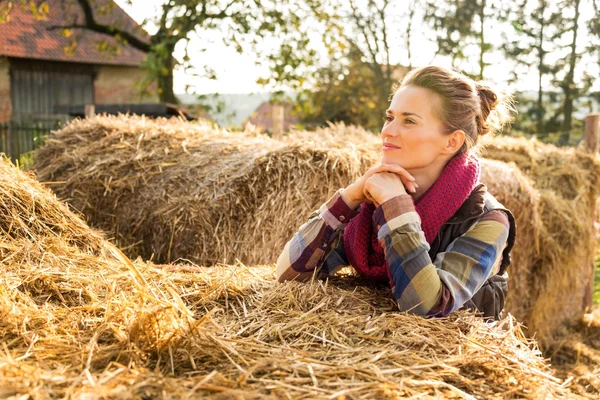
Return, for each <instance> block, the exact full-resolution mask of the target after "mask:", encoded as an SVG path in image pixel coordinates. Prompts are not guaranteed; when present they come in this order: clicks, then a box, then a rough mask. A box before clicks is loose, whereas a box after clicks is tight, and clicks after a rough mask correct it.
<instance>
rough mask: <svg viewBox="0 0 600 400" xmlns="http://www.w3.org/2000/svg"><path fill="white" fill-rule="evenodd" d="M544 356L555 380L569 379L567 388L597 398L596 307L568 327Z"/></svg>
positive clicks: (599, 316)
mask: <svg viewBox="0 0 600 400" xmlns="http://www.w3.org/2000/svg"><path fill="white" fill-rule="evenodd" d="M544 353H545V355H546V356H547V357H548V358H549V359H550V363H551V364H552V365H553V367H554V369H555V375H556V376H557V377H558V378H562V379H571V381H570V383H568V385H569V387H570V389H571V390H572V391H573V392H575V393H577V394H579V395H581V396H584V397H587V398H593V399H598V398H600V307H598V308H597V309H596V310H595V311H594V312H592V313H590V314H586V315H585V316H584V318H583V319H582V321H581V322H580V323H579V324H577V325H576V326H572V327H570V328H568V330H567V331H566V332H565V335H564V337H563V338H562V339H561V340H559V341H557V342H556V343H555V344H553V345H551V346H549V347H548V348H546V349H544Z"/></svg>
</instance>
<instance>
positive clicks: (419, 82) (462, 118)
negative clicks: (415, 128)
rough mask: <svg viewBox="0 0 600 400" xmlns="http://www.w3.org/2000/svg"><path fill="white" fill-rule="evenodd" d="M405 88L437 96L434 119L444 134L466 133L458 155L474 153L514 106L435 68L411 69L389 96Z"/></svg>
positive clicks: (478, 84)
mask: <svg viewBox="0 0 600 400" xmlns="http://www.w3.org/2000/svg"><path fill="white" fill-rule="evenodd" d="M407 85H413V86H417V87H420V88H424V89H428V90H430V91H431V92H433V93H435V94H436V95H437V96H438V98H439V99H440V103H441V107H437V108H438V112H437V117H438V118H439V119H440V120H441V121H442V124H443V126H444V131H445V133H447V134H450V133H452V132H454V131H456V130H462V131H463V132H464V133H465V144H464V145H463V146H462V147H461V149H460V150H459V153H462V152H465V151H468V150H471V149H473V148H474V147H475V146H476V145H477V143H478V139H479V136H483V135H487V134H488V133H490V132H497V131H500V130H501V129H502V127H503V126H504V125H506V124H507V123H509V122H510V121H511V119H512V117H511V115H510V113H511V112H512V111H514V106H513V102H512V97H511V96H510V95H508V94H505V93H500V92H497V91H496V90H494V89H493V88H492V87H491V86H489V85H488V84H486V83H483V82H475V81H473V79H471V78H469V77H467V76H465V75H463V74H461V73H460V72H456V71H452V70H448V69H445V68H442V67H437V66H429V67H423V68H418V69H414V70H412V71H410V72H409V73H408V74H407V75H406V76H405V77H404V79H403V80H402V82H401V83H400V84H399V85H396V86H395V87H394V90H393V92H392V96H393V95H394V94H395V93H396V92H397V91H398V89H400V88H401V87H403V86H407Z"/></svg>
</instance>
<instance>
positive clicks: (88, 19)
mask: <svg viewBox="0 0 600 400" xmlns="http://www.w3.org/2000/svg"><path fill="white" fill-rule="evenodd" d="M77 2H78V3H79V5H80V7H81V10H82V11H83V15H84V18H85V24H70V25H62V26H51V27H49V28H48V29H49V30H55V29H75V28H78V29H86V30H90V31H93V32H97V33H102V34H105V35H108V36H112V37H115V36H117V35H119V36H120V37H122V38H123V39H125V40H126V41H127V43H128V44H130V45H131V46H133V47H135V48H136V49H138V50H142V51H144V52H146V53H147V52H149V51H150V49H151V47H152V46H151V44H150V43H147V42H145V41H143V40H141V39H140V38H138V37H137V36H135V35H133V34H131V33H129V32H127V31H124V30H122V29H118V28H115V27H114V26H109V25H103V24H99V23H98V22H96V19H95V18H94V11H93V10H92V6H91V5H90V2H89V0H77Z"/></svg>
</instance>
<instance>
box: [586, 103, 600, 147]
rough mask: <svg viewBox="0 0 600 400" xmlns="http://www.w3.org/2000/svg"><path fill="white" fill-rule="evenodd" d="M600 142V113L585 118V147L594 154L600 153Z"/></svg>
mask: <svg viewBox="0 0 600 400" xmlns="http://www.w3.org/2000/svg"><path fill="white" fill-rule="evenodd" d="M599 142H600V113H595V114H588V115H587V116H586V117H585V147H586V149H587V150H588V151H590V152H592V153H596V152H598V143H599Z"/></svg>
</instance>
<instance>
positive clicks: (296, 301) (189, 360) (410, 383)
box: [0, 161, 572, 399]
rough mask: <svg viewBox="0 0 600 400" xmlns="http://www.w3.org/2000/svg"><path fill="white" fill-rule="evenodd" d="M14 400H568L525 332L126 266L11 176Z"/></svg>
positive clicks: (254, 282) (336, 287) (331, 292)
mask: <svg viewBox="0 0 600 400" xmlns="http://www.w3.org/2000/svg"><path fill="white" fill-rule="evenodd" d="M0 193H1V202H0V217H1V218H2V230H3V232H2V233H3V235H2V245H1V246H0V259H1V260H2V261H1V263H2V264H1V265H2V266H1V268H2V274H0V321H2V324H0V338H1V339H0V340H1V342H2V343H1V344H0V346H1V347H2V352H1V353H0V397H2V398H13V399H17V398H18V399H21V398H32V399H47V398H66V399H69V398H86V399H102V398H112V399H129V398H164V399H176V398H177V399H179V398H200V397H202V398H204V397H207V398H221V399H224V398H348V399H352V398H367V397H368V398H397V397H399V396H418V397H423V396H435V397H442V396H443V397H462V398H542V397H543V398H562V397H564V396H569V395H572V393H571V392H570V391H569V389H568V387H567V386H568V385H566V384H563V382H561V381H560V380H559V379H557V378H555V377H553V376H552V375H551V374H550V370H549V367H548V365H547V364H546V363H544V361H543V360H542V358H541V357H540V355H539V352H538V351H537V350H536V349H535V347H534V343H533V342H530V341H528V340H527V339H525V338H524V337H523V334H522V332H521V330H520V328H519V326H518V325H517V324H516V323H515V321H514V320H513V319H512V318H508V319H505V320H503V321H501V322H500V323H498V324H495V325H486V324H485V323H483V322H482V321H481V319H479V318H477V317H474V316H473V315H471V314H468V313H457V314H456V315H453V316H452V317H450V318H444V319H423V318H420V317H415V316H410V315H405V314H401V313H398V312H394V304H393V302H392V301H391V300H390V299H389V296H387V293H388V288H385V287H364V286H356V283H357V282H355V281H353V279H352V278H340V279H339V280H334V281H330V282H329V283H328V284H327V285H325V284H323V283H320V282H315V283H312V284H310V285H308V284H306V285H305V284H297V283H294V282H288V283H286V284H276V283H275V282H273V275H274V274H273V266H272V265H271V266H264V267H255V268H249V267H245V266H243V265H235V266H215V267H213V268H202V267H196V266H193V265H169V266H157V265H153V264H151V263H144V262H141V261H137V262H136V263H135V264H134V263H132V262H131V261H129V260H128V259H127V258H126V257H124V256H122V255H121V254H120V253H119V251H118V250H116V249H115V248H114V247H113V246H112V245H111V244H109V243H107V242H105V241H103V240H102V237H101V236H100V235H99V234H98V233H96V232H94V231H92V230H90V229H89V228H87V227H86V226H85V224H84V223H83V222H82V221H81V220H79V219H78V218H77V216H76V215H74V214H73V213H71V212H70V211H69V210H68V209H67V208H66V207H65V206H64V205H62V204H61V203H59V202H58V201H57V200H56V199H55V198H54V197H53V196H52V194H51V193H50V192H49V191H48V190H46V189H44V188H43V187H41V186H40V185H39V184H38V183H37V182H36V181H35V180H34V179H32V178H31V177H29V176H27V175H26V174H24V173H22V172H20V171H18V170H17V169H16V168H14V167H12V166H11V165H10V164H8V163H7V162H6V161H3V162H1V163H0Z"/></svg>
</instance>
